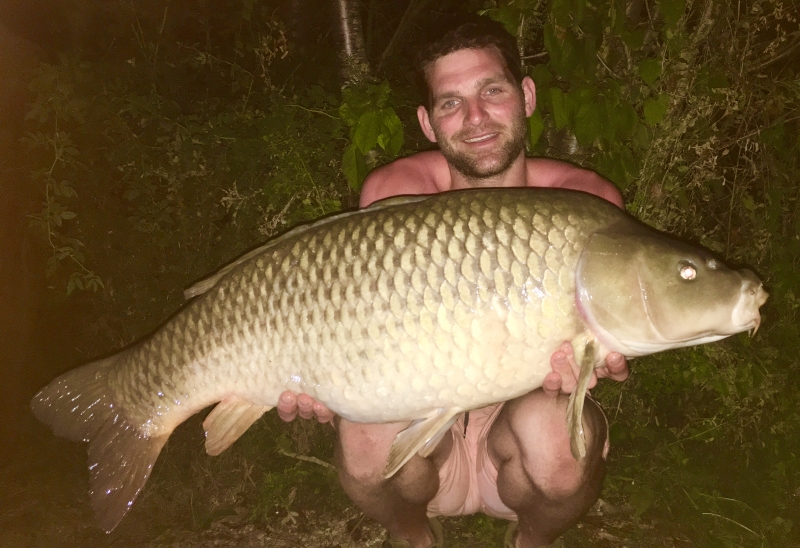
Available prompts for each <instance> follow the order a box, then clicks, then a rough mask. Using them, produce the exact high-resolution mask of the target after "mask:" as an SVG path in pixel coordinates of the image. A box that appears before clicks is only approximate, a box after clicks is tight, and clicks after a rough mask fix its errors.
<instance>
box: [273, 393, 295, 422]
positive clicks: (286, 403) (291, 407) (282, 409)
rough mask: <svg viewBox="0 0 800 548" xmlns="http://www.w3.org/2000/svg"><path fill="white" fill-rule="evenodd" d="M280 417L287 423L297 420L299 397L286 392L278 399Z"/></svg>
mask: <svg viewBox="0 0 800 548" xmlns="http://www.w3.org/2000/svg"><path fill="white" fill-rule="evenodd" d="M278 416H279V417H280V418H281V420H283V421H285V422H291V421H293V420H294V419H295V418H297V396H295V395H294V393H292V392H288V391H287V392H284V393H283V394H281V396H280V397H279V398H278Z"/></svg>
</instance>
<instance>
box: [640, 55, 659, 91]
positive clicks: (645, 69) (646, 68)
mask: <svg viewBox="0 0 800 548" xmlns="http://www.w3.org/2000/svg"><path fill="white" fill-rule="evenodd" d="M639 76H640V77H641V79H642V80H644V83H645V84H647V85H648V86H652V85H653V83H654V82H655V81H656V80H658V78H659V77H660V76H661V62H660V61H659V60H658V59H642V61H641V62H640V63H639Z"/></svg>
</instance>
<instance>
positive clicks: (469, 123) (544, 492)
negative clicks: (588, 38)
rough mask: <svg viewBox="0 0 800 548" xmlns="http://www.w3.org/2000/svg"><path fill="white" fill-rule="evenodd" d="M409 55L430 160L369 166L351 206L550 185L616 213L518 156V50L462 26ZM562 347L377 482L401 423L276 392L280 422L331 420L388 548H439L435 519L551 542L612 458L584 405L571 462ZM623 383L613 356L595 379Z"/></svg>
mask: <svg viewBox="0 0 800 548" xmlns="http://www.w3.org/2000/svg"><path fill="white" fill-rule="evenodd" d="M439 29H440V30H439V33H438V35H437V36H436V37H435V38H434V39H432V40H430V41H429V42H428V43H426V44H425V45H424V46H422V47H420V48H419V50H418V65H417V66H418V68H419V71H420V77H421V81H422V82H423V83H424V88H425V92H424V97H425V102H424V104H423V105H421V106H420V107H419V108H418V110H417V116H418V119H419V123H420V126H421V127H422V131H423V132H424V133H425V136H426V137H427V138H428V139H429V140H430V141H432V142H434V143H437V144H438V146H439V150H438V151H429V152H421V153H418V154H414V155H412V156H409V157H406V158H403V159H400V160H397V161H394V162H392V163H390V164H388V165H385V166H382V167H380V168H378V169H376V170H374V171H373V172H372V173H371V174H370V175H369V176H368V177H367V179H366V180H365V182H364V186H363V190H362V192H361V200H360V205H361V206H362V207H366V206H368V205H370V204H371V203H373V202H375V201H377V200H381V199H384V198H388V197H390V196H398V195H404V194H435V193H438V192H446V191H449V190H456V189H466V188H482V187H522V186H531V187H553V188H569V189H574V190H580V191H584V192H589V193H592V194H596V195H598V196H600V197H602V198H605V199H606V200H608V201H610V202H612V203H614V204H616V205H617V206H619V207H622V205H623V204H622V197H621V195H620V193H619V191H618V190H617V189H616V188H615V187H614V185H613V184H612V183H610V182H609V181H607V180H605V179H603V178H602V177H600V176H599V175H597V174H596V173H593V172H590V171H586V170H583V169H580V168H577V167H575V166H573V165H571V164H568V163H565V162H560V161H556V160H550V159H545V158H526V156H525V139H526V127H527V124H526V117H528V116H530V115H531V114H532V113H533V111H534V108H535V106H536V93H535V91H536V90H535V85H534V83H533V81H532V80H531V79H530V78H529V77H527V76H524V77H523V75H522V73H521V62H520V58H519V53H518V50H517V47H516V43H515V40H514V38H513V37H512V36H510V35H509V34H508V33H507V32H506V31H505V30H504V29H503V27H502V26H501V25H500V24H498V23H496V22H494V21H492V20H490V19H487V18H484V17H479V16H462V17H459V18H456V19H454V21H452V22H451V24H450V25H449V26H448V28H447V29H446V30H444V31H442V30H441V26H440V27H439ZM571 357H572V349H571V347H570V345H569V344H568V343H565V344H564V345H562V347H561V348H560V349H559V351H558V352H556V353H555V354H553V356H552V357H551V367H552V369H553V371H552V372H551V373H550V374H549V375H548V376H547V378H546V379H545V382H544V386H543V388H541V389H539V390H536V391H534V392H531V393H529V394H527V395H525V396H522V397H519V398H516V399H514V400H511V401H508V402H505V403H501V404H497V405H492V406H489V407H486V408H483V409H478V410H475V411H471V412H470V413H469V414H468V417H469V419H468V421H467V419H466V418H465V417H464V416H462V417H460V418H459V419H458V421H457V422H456V424H455V425H454V426H453V427H452V429H451V430H450V432H448V433H447V434H446V435H445V436H444V438H443V439H442V440H441V441H440V442H439V444H438V446H437V447H436V449H435V450H434V451H433V453H432V454H431V455H429V456H428V457H426V458H423V457H420V456H419V455H415V456H414V457H412V459H411V460H409V461H408V463H406V464H405V465H404V466H403V467H402V468H401V469H400V470H399V471H398V472H397V474H395V475H394V476H393V477H391V478H390V479H384V477H383V471H384V468H385V466H386V462H387V460H388V455H389V449H390V447H391V445H392V442H393V441H394V439H395V436H396V435H397V433H398V432H400V431H401V430H403V429H405V428H406V427H407V426H408V425H409V423H407V422H402V423H389V424H360V423H353V422H349V421H347V420H345V419H343V418H341V417H332V414H331V412H330V411H329V410H327V409H326V408H325V407H324V406H322V405H321V404H319V403H318V402H315V401H314V400H312V399H311V398H310V397H308V396H306V395H300V396H299V397H296V396H295V395H294V394H292V393H290V392H287V393H284V394H283V395H282V396H281V401H280V404H279V406H278V411H279V413H280V415H281V417H282V418H283V419H284V420H292V419H294V417H296V416H297V415H298V414H299V415H300V416H302V417H305V418H311V417H314V416H316V417H317V419H318V420H320V421H321V422H327V421H330V420H333V421H334V425H335V427H336V431H337V434H338V438H337V440H338V441H337V448H336V466H337V469H338V472H339V478H340V481H341V484H342V486H343V488H344V490H345V491H346V492H347V494H348V495H349V496H350V498H351V499H352V500H353V502H354V503H355V504H356V505H357V506H358V507H359V508H360V509H361V510H362V511H363V512H364V513H365V514H366V515H367V516H369V517H371V518H372V519H374V520H376V521H377V522H378V523H380V524H381V525H383V526H384V527H385V528H386V530H387V531H388V537H387V539H386V541H385V542H384V546H385V547H388V548H393V547H396V548H401V547H407V548H431V547H436V548H442V547H443V546H444V535H443V532H442V528H441V525H440V524H439V522H438V521H437V520H436V519H435V516H457V515H466V514H471V513H475V512H484V513H486V514H488V515H490V516H495V517H498V518H503V519H507V520H509V521H511V524H510V526H509V529H508V531H507V533H506V536H505V541H504V545H505V548H534V547H540V546H546V545H549V544H550V543H554V542H557V543H560V542H561V541H560V540H557V539H558V537H559V536H560V535H561V534H562V533H564V532H565V531H566V530H567V529H569V528H570V527H572V526H573V525H574V524H575V523H576V522H577V520H578V519H579V518H580V517H581V516H582V515H583V514H584V513H585V512H586V511H588V510H589V508H591V506H592V505H593V504H594V502H595V501H596V500H597V497H598V496H599V493H600V488H601V486H602V482H603V478H604V476H605V459H606V455H607V453H608V423H607V421H606V419H605V416H604V414H603V412H602V410H601V409H600V407H599V406H598V405H597V404H596V403H595V402H594V401H592V400H591V399H587V401H586V406H585V408H584V411H583V424H584V425H585V426H584V427H585V433H586V445H587V455H586V457H585V458H584V459H582V460H580V461H576V460H575V458H574V457H573V456H572V454H571V452H570V444H569V435H568V433H567V428H566V424H567V419H566V409H567V401H568V394H569V393H571V392H572V391H573V390H574V389H575V385H576V379H577V373H578V371H577V366H576V365H575V363H574V360H572V359H571ZM627 376H628V368H627V364H626V362H625V359H624V358H623V357H622V356H621V355H619V354H611V355H609V356H608V358H607V359H606V363H605V365H604V366H603V367H601V368H599V369H597V370H596V376H595V377H594V378H593V379H592V383H591V386H593V385H594V384H595V383H596V382H597V377H608V378H611V379H614V380H617V381H621V380H624V379H625V378H627ZM555 545H557V544H553V546H555Z"/></svg>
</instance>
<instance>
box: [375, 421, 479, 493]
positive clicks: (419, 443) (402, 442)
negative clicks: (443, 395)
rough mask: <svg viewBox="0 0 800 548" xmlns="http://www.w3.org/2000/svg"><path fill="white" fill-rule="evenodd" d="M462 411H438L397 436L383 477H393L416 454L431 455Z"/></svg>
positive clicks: (414, 423)
mask: <svg viewBox="0 0 800 548" xmlns="http://www.w3.org/2000/svg"><path fill="white" fill-rule="evenodd" d="M462 411H463V409H454V408H446V409H436V410H435V411H433V412H432V413H431V414H430V415H428V416H427V417H425V418H424V419H419V420H416V421H414V422H413V423H411V425H410V426H409V427H408V428H406V429H405V430H403V431H402V432H400V433H399V434H397V437H395V439H394V443H392V448H391V450H390V451H389V461H388V462H387V463H386V468H385V469H384V471H383V477H384V478H390V477H392V476H393V475H394V474H395V473H396V472H397V471H398V470H400V468H402V467H403V465H404V464H405V463H407V462H408V461H409V459H410V458H411V457H413V456H414V454H415V453H419V454H420V455H421V456H423V457H427V456H428V455H430V454H431V453H432V452H433V450H434V448H435V447H436V445H437V444H438V443H439V441H440V440H441V439H442V436H444V434H445V433H446V432H447V430H448V429H449V428H450V427H451V426H452V425H453V423H454V422H455V421H456V418H457V417H458V414H459V413H461V412H462Z"/></svg>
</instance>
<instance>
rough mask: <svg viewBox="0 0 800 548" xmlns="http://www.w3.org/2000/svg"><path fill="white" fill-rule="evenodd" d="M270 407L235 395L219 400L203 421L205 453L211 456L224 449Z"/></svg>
mask: <svg viewBox="0 0 800 548" xmlns="http://www.w3.org/2000/svg"><path fill="white" fill-rule="evenodd" d="M270 409H272V408H271V407H265V406H263V405H256V404H255V403H252V402H250V401H247V400H245V399H242V398H236V397H232V398H227V399H224V400H222V401H221V402H219V403H218V404H217V406H216V407H215V408H214V409H212V410H211V413H209V414H208V416H207V417H206V420H204V421H203V428H204V429H205V431H206V453H208V454H209V455H211V456H212V457H213V456H217V455H219V454H220V453H222V452H223V451H225V450H226V449H227V448H228V447H230V446H231V445H233V442H235V441H236V440H238V439H239V438H240V437H241V435H242V434H244V433H245V431H246V430H247V429H248V428H250V427H251V426H252V425H253V423H254V422H256V421H257V420H258V419H259V418H260V417H261V415H263V414H264V413H266V412H267V411H269V410H270Z"/></svg>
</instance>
